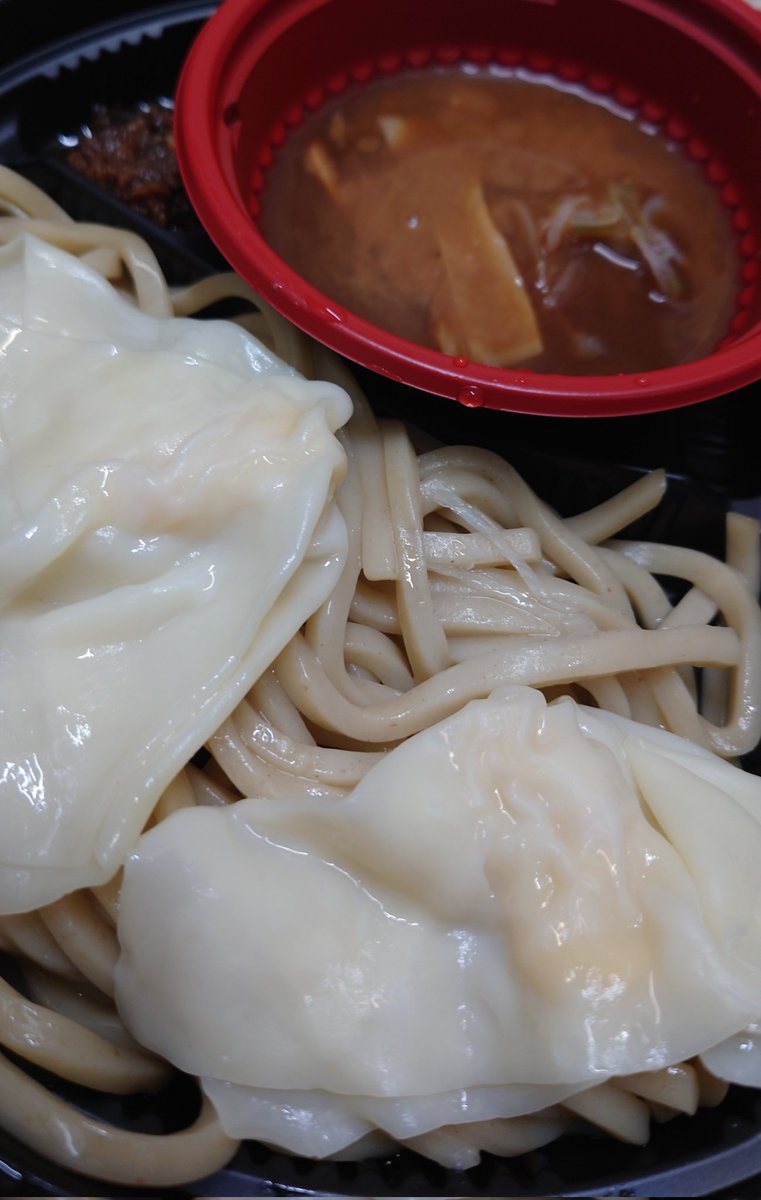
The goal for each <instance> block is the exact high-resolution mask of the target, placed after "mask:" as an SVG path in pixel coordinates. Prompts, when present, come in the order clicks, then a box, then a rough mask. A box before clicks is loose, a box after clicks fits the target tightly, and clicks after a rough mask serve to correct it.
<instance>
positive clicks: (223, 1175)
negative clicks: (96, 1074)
mask: <svg viewBox="0 0 761 1200" xmlns="http://www.w3.org/2000/svg"><path fill="white" fill-rule="evenodd" d="M360 2H361V0H358V3H360ZM105 7H106V6H104V5H103V4H102V3H97V2H95V0H87V2H86V0H80V2H79V3H77V2H76V0H73V2H72V3H69V4H66V5H56V6H50V8H48V7H46V8H45V11H44V14H42V15H41V13H40V11H39V6H35V5H34V4H33V3H32V2H31V0H0V55H1V56H2V58H0V161H2V162H5V163H7V164H8V165H11V166H14V167H15V168H16V169H18V170H20V171H22V172H23V173H24V174H26V175H27V176H28V177H29V178H30V179H32V180H34V181H35V182H36V183H38V184H39V185H40V186H42V187H43V188H45V190H46V191H48V192H49V193H50V194H51V195H53V196H54V198H55V199H57V200H58V201H59V203H61V204H62V205H63V206H64V207H65V208H66V209H67V210H68V211H69V212H70V213H71V215H72V216H74V217H76V218H78V219H82V220H91V221H100V222H105V223H112V224H118V225H122V226H125V227H128V228H132V229H134V230H135V231H136V232H138V233H140V234H142V235H143V236H144V237H146V238H147V239H148V240H149V241H150V242H151V244H152V246H153V248H154V250H155V251H156V253H157V256H158V258H159V261H160V263H161V265H162V267H163V269H164V270H165V272H166V274H167V276H168V277H169V279H170V280H171V281H172V282H175V283H184V282H187V281H189V280H191V279H195V278H197V277H198V276H199V275H201V274H203V273H207V272H209V271H210V270H215V269H219V267H220V266H221V265H223V264H222V263H221V260H220V257H219V254H218V252H217V251H216V249H215V248H214V246H213V245H212V243H211V242H210V241H209V239H208V238H207V237H206V235H205V233H204V232H203V230H202V229H201V227H200V225H199V226H196V227H195V228H190V229H185V230H181V231H178V230H170V229H169V230H168V229H162V228H160V227H159V226H157V225H155V224H153V223H152V222H150V221H148V220H147V219H146V218H143V217H140V216H138V215H136V214H135V213H134V212H133V211H132V210H131V209H130V208H128V207H127V206H126V205H125V204H123V203H121V202H120V201H119V200H117V199H114V198H113V197H112V196H110V195H108V194H107V193H106V192H104V191H103V190H102V189H101V188H100V187H98V186H97V185H95V184H93V183H90V182H89V181H88V180H86V179H84V178H83V177H82V176H81V175H78V174H77V173H76V172H75V171H73V170H72V169H71V167H70V166H69V165H68V164H67V163H66V161H65V155H64V152H63V147H62V145H61V142H60V140H59V139H60V137H61V135H71V134H73V133H75V132H76V131H77V130H78V129H79V128H80V127H81V125H82V124H86V123H87V121H88V119H89V116H90V113H91V106H92V104H93V103H96V102H100V103H106V104H119V105H125V106H127V107H129V106H131V105H134V104H136V103H138V102H140V101H150V100H152V99H154V98H155V97H157V96H164V97H167V98H171V95H172V93H173V90H174V86H175V82H176V79H177V75H178V73H179V70H180V66H181V64H182V60H183V57H184V55H185V53H186V52H187V49H188V48H189V46H190V44H191V41H192V39H193V38H194V36H195V34H196V33H197V31H198V30H199V28H200V27H201V24H202V22H203V21H204V20H205V19H206V18H207V17H208V16H209V15H210V13H211V12H212V11H213V9H214V7H215V5H214V4H211V3H201V2H195V3H192V2H191V3H167V4H158V5H154V6H152V7H150V8H147V7H145V6H142V5H139V4H136V3H134V2H133V3H129V2H128V0H111V2H110V3H109V4H108V6H107V7H108V15H107V17H106V18H105V19H104V8H105ZM41 17H42V19H41ZM41 24H42V25H43V26H44V42H41V40H40V28H41ZM359 374H360V376H361V381H362V383H363V384H364V386H365V388H366V390H367V392H368V394H369V395H370V397H371V399H372V401H373V403H374V405H375V406H376V407H377V408H378V409H379V410H380V411H383V412H386V413H392V414H394V415H398V416H402V417H404V418H406V419H408V420H410V421H412V422H413V423H414V424H416V425H417V426H419V427H420V428H422V429H424V430H425V431H427V432H428V433H430V434H432V435H434V436H436V437H438V438H440V439H442V440H446V441H451V442H467V443H476V444H483V445H488V446H490V447H491V448H493V449H496V450H498V451H500V452H501V453H503V454H504V455H505V456H506V457H508V458H509V459H510V460H511V461H512V462H513V463H514V464H515V466H516V467H518V468H519V470H521V471H522V472H523V474H524V475H525V476H526V478H527V479H528V480H529V482H531V483H532V485H533V486H535V487H536V488H537V490H538V491H539V492H540V493H541V494H542V495H543V496H544V497H545V498H547V499H548V500H549V501H550V502H551V503H553V504H554V505H555V506H556V507H557V508H558V509H560V510H561V511H565V512H569V513H570V512H572V511H578V510H580V509H583V508H585V507H587V506H589V505H591V504H594V503H596V502H598V501H600V500H602V499H604V498H606V497H607V496H609V495H611V494H612V493H614V492H615V491H617V490H619V489H620V488H621V487H622V486H624V485H625V484H626V483H628V482H631V480H632V479H633V478H634V477H635V476H636V475H638V474H639V473H641V472H642V471H643V470H646V469H648V468H650V467H654V466H664V467H666V468H667V469H668V470H669V471H670V473H671V475H672V479H671V487H670V489H669V494H668V497H667V499H666V501H665V502H664V504H663V505H662V506H661V508H660V509H659V510H658V512H657V513H655V514H653V515H652V516H650V517H648V518H646V519H645V520H644V521H643V522H642V523H641V524H640V527H639V528H638V529H637V531H636V532H637V533H639V534H641V535H642V536H646V537H649V538H653V539H657V540H661V541H666V542H674V543H677V542H678V543H681V544H686V545H692V546H696V547H699V548H701V549H705V550H707V551H709V552H711V553H714V554H721V553H722V549H723V536H724V535H723V530H724V517H725V514H726V510H727V507H728V506H729V505H730V504H732V503H736V502H738V501H740V502H741V503H742V504H743V506H744V507H746V508H750V509H754V508H755V509H758V505H759V501H758V497H759V495H760V494H761V469H759V467H758V465H757V464H758V455H757V451H756V449H755V446H754V445H753V440H752V438H751V437H749V436H748V434H749V428H748V416H747V413H748V403H749V401H750V400H753V399H758V398H759V395H760V394H761V392H759V389H758V387H756V388H755V389H746V390H745V391H744V392H742V393H735V394H734V395H731V396H727V397H723V398H721V399H719V400H716V401H711V402H709V403H706V404H702V405H696V406H694V407H692V408H688V409H680V410H676V411H674V412H671V413H663V414H654V415H652V416H647V417H637V418H618V419H593V420H589V419H582V420H579V419H576V420H573V419H550V418H539V417H522V416H519V415H515V414H504V413H493V412H487V411H473V410H471V409H465V408H461V407H460V406H459V405H457V404H455V403H453V402H449V401H445V400H442V399H441V398H439V397H434V396H428V395H425V394H421V393H416V392H410V391H409V390H407V389H404V388H401V387H400V386H398V385H394V384H391V383H389V381H387V380H385V379H382V378H380V377H379V376H374V375H372V374H371V373H369V372H366V371H362V372H359ZM751 392H752V393H753V394H752V395H751ZM759 511H761V509H759ZM749 765H750V767H751V769H758V766H757V764H756V763H754V762H751V763H750V764H749ZM0 965H1V964H0ZM5 965H6V968H7V969H8V970H12V964H5ZM55 1086H56V1087H57V1088H58V1090H59V1091H60V1092H61V1094H62V1095H65V1096H67V1097H69V1098H70V1099H71V1100H73V1101H74V1102H75V1103H76V1104H78V1105H80V1106H81V1107H83V1108H85V1109H87V1110H90V1111H92V1112H94V1113H97V1114H98V1115H100V1116H102V1117H103V1118H104V1119H108V1120H111V1121H114V1122H116V1123H117V1124H125V1125H128V1126H130V1127H132V1128H135V1129H141V1130H145V1131H148V1132H164V1131H170V1130H172V1129H177V1128H181V1127H182V1126H183V1125H184V1124H186V1123H187V1122H188V1121H189V1120H191V1119H192V1117H193V1115H194V1111H195V1107H196V1105H197V1096H196V1090H195V1086H194V1085H193V1084H192V1083H191V1082H190V1081H188V1080H184V1079H183V1078H182V1077H181V1076H177V1077H176V1079H175V1081H174V1082H173V1084H172V1085H171V1087H170V1088H169V1089H168V1090H167V1091H166V1092H165V1093H163V1094H162V1095H160V1096H159V1097H147V1096H138V1097H127V1098H116V1097H103V1096H100V1095H96V1094H95V1093H92V1092H88V1091H86V1090H85V1089H81V1088H76V1087H73V1086H69V1085H64V1084H60V1085H58V1084H56V1085H55ZM104 1194H108V1195H111V1196H137V1195H146V1194H148V1193H145V1192H140V1191H138V1190H136V1189H130V1188H119V1187H115V1186H113V1185H110V1184H105V1185H104V1184H103V1183H102V1182H101V1183H98V1181H97V1180H89V1179H85V1178H84V1177H82V1176H79V1175H76V1174H74V1173H72V1172H70V1171H67V1170H64V1169H62V1168H58V1167H56V1166H54V1165H53V1164H51V1163H49V1162H46V1161H45V1160H43V1159H41V1158H40V1156H38V1155H37V1154H35V1153H33V1152H31V1151H29V1150H27V1149H26V1148H25V1147H23V1146H20V1145H19V1144H17V1143H15V1142H14V1141H13V1139H11V1138H9V1137H7V1136H5V1135H4V1134H3V1133H2V1132H0V1195H8V1196H14V1195H15V1196H21V1195H24V1196H30V1195H35V1196H40V1195H48V1196H52V1195H56V1196H88V1195H89V1196H102V1195H104ZM156 1194H157V1193H156V1192H151V1193H150V1195H156ZM161 1194H162V1195H164V1196H167V1197H175V1198H179V1197H190V1196H228V1197H230V1196H276V1195H345V1196H370V1195H372V1196H402V1195H404V1196H431V1195H440V1196H497V1195H499V1196H569V1197H570V1196H633V1195H636V1196H649V1197H655V1196H722V1197H727V1198H729V1197H744V1196H747V1197H751V1196H759V1195H761V1094H759V1093H756V1092H754V1091H750V1090H746V1089H741V1088H733V1089H732V1090H731V1092H730V1095H729V1097H728V1098H727V1100H726V1101H725V1102H724V1104H722V1105H721V1106H720V1107H719V1108H718V1109H716V1110H704V1111H701V1112H700V1113H699V1114H698V1115H697V1116H695V1117H693V1118H679V1119H677V1120H674V1121H672V1122H670V1123H668V1124H666V1125H663V1126H655V1127H654V1130H653V1136H652V1140H651V1141H650V1143H649V1145H648V1146H646V1147H644V1148H640V1147H630V1146H624V1145H622V1144H620V1143H617V1142H615V1141H613V1140H612V1139H610V1138H605V1137H604V1136H602V1135H600V1134H598V1133H595V1132H592V1131H590V1132H589V1133H579V1134H578V1135H577V1136H573V1137H571V1136H568V1137H565V1138H563V1139H561V1140H560V1141H558V1142H556V1143H554V1144H552V1145H550V1146H548V1147H547V1148H545V1149H544V1150H541V1151H537V1152H534V1153H532V1154H528V1155H524V1156H522V1157H520V1158H516V1159H510V1160H499V1159H496V1158H493V1157H491V1156H489V1155H485V1156H484V1159H483V1162H482V1164H481V1165H480V1166H479V1167H477V1168H475V1169H473V1170H470V1171H467V1172H464V1173H453V1172H448V1171H445V1170H444V1169H442V1168H439V1167H437V1166H435V1165H433V1164H431V1163H430V1162H428V1161H427V1160H424V1159H422V1158H420V1157H418V1156H416V1155H413V1154H411V1153H406V1152H405V1153H402V1154H397V1155H394V1156H392V1157H391V1158H389V1159H386V1160H368V1161H366V1162H364V1163H359V1164H336V1163H323V1164H314V1163H312V1162H306V1161H303V1160H298V1159H294V1158H291V1157H289V1156H286V1155H281V1154H276V1153H273V1152H271V1151H269V1150H267V1149H265V1148H264V1147H260V1146H257V1145H254V1144H250V1145H246V1146H244V1148H243V1149H242V1150H241V1151H240V1153H239V1154H238V1155H237V1156H236V1158H235V1160H234V1161H233V1162H232V1163H231V1164H230V1165H229V1166H228V1167H227V1168H226V1169H225V1170H223V1171H220V1172H218V1173H217V1174H216V1175H214V1176H213V1177H212V1178H208V1179H204V1180H199V1181H198V1182H197V1183H196V1184H194V1185H193V1186H189V1187H187V1188H182V1189H173V1190H171V1191H166V1192H164V1193H161Z"/></svg>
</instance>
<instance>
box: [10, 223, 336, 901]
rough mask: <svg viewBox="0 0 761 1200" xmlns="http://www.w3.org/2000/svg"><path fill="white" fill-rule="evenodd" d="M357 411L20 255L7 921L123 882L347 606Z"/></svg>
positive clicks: (186, 323) (326, 391) (230, 332)
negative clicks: (268, 683)
mask: <svg viewBox="0 0 761 1200" xmlns="http://www.w3.org/2000/svg"><path fill="white" fill-rule="evenodd" d="M348 415H349V401H348V398H347V397H346V395H345V394H344V393H343V392H342V391H341V390H340V389H338V388H336V387H333V386H332V385H330V384H319V383H308V382H306V381H305V380H303V379H301V378H300V377H298V376H297V375H296V374H295V373H294V372H293V371H292V370H291V369H290V368H288V367H286V366H285V364H283V363H281V362H280V361H279V360H278V359H276V358H275V357H274V356H273V355H271V354H270V353H269V352H268V351H266V350H265V348H264V347H263V346H261V345H260V344H259V343H258V342H257V341H255V340H254V339H253V338H251V337H249V335H248V334H246V333H245V332H244V331H243V330H242V329H240V328H238V327H237V326H235V325H233V324H231V323H229V322H220V321H215V322H200V321H193V320H188V319H175V318H166V319H159V318H155V317H150V316H147V315H145V314H144V313H142V312H140V311H138V310H137V309H136V308H135V307H134V306H133V305H132V304H131V303H130V302H129V301H128V300H126V299H125V298H123V297H122V296H120V295H119V294H118V293H117V291H116V290H115V289H114V288H113V287H112V286H111V285H110V284H109V283H107V282H106V281H105V280H104V279H103V278H102V277H100V276H99V275H97V274H96V273H94V272H93V271H92V270H90V269H89V268H88V267H87V266H86V265H85V264H83V263H82V262H81V261H79V260H78V259H76V258H73V257H72V256H70V255H68V254H66V253H64V252H63V251H61V250H58V249H55V248H53V247H51V246H48V245H46V244H45V243H43V242H41V241H38V240H37V239H35V238H30V237H25V238H21V239H19V240H17V241H16V242H14V243H13V244H11V245H9V246H7V247H6V248H4V249H2V250H0V522H1V524H2V530H3V534H2V539H3V540H2V572H1V577H0V596H1V599H0V663H2V676H1V683H0V687H1V689H2V690H1V691H0V760H1V761H2V764H3V768H2V773H1V774H0V826H1V827H2V840H1V841H0V912H13V911H23V910H28V909H33V908H36V907H38V906H39V905H41V904H44V903H46V902H48V901H50V900H53V899H55V898H56V897H58V896H60V895H62V894H64V893H65V892H67V891H70V890H72V889H73V888H76V887H80V886H83V885H85V884H94V883H102V882H104V881H105V880H106V879H108V878H109V877H110V876H111V875H112V874H113V873H114V871H115V870H116V868H117V867H118V865H119V863H120V861H121V860H122V859H123V858H124V856H125V855H126V853H127V852H128V851H129V849H130V848H131V846H132V844H133V843H134V840H135V838H136V837H137V835H138V834H139V832H140V830H141V828H142V826H143V824H144V823H145V820H146V817H147V815H148V814H149V812H150V810H151V807H152V805H153V804H154V802H155V801H156V799H157V798H158V796H159V795H160V793H161V791H162V789H163V788H164V787H165V786H166V785H167V783H168V782H169V781H170V780H171V778H172V777H173V775H174V774H175V773H176V772H177V771H178V770H179V768H180V767H181V766H182V765H183V764H184V763H185V762H186V761H187V759H188V758H189V757H190V755H192V754H193V753H194V751H195V750H196V749H197V748H198V747H199V746H200V745H201V744H202V743H203V742H204V741H205V739H206V738H207V737H208V736H209V735H210V734H211V733H212V732H213V730H214V729H215V728H216V727H217V726H218V725H219V724H220V722H221V721H222V720H223V718H224V717H225V716H226V715H227V714H228V713H229V712H230V710H231V709H232V708H233V707H234V705H235V703H236V700H237V699H238V698H239V696H240V695H241V694H242V693H244V692H245V690H246V689H247V687H248V686H250V684H251V682H252V681H253V680H254V679H255V678H256V677H257V676H258V675H259V674H260V673H261V671H262V670H263V669H264V668H265V667H266V666H267V665H268V664H269V662H270V661H271V660H272V659H273V657H274V656H275V655H276V654H277V653H278V651H279V650H280V649H281V648H282V646H283V645H284V643H285V642H286V641H287V640H288V639H289V638H290V637H291V636H292V634H293V633H294V631H295V630H296V629H297V628H298V627H299V625H300V624H301V623H302V621H303V620H305V619H306V617H307V616H308V615H309V614H310V613H311V612H312V611H313V610H314V609H315V608H317V607H318V606H319V604H320V603H321V602H322V601H323V599H324V598H325V597H326V595H328V594H329V592H330V590H331V588H332V587H333V586H334V584H335V581H336V578H337V576H338V573H339V570H340V567H341V563H342V559H343V557H344V556H345V538H346V535H345V528H344V525H343V521H342V519H341V518H340V516H339V515H338V513H337V510H336V509H335V506H334V505H333V503H332V494H333V491H334V487H335V484H336V480H337V478H338V477H339V475H340V473H341V471H342V469H343V461H344V460H343V452H342V450H341V447H340V445H339V443H338V441H337V440H336V438H335V436H334V432H335V430H336V428H337V427H338V426H339V425H340V424H342V423H343V422H344V421H345V420H346V419H347V418H348Z"/></svg>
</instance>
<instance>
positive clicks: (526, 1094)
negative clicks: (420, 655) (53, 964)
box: [117, 688, 761, 1155]
mask: <svg viewBox="0 0 761 1200" xmlns="http://www.w3.org/2000/svg"><path fill="white" fill-rule="evenodd" d="M759 861H761V780H758V779H756V778H754V777H750V776H747V775H745V774H744V773H743V772H742V771H741V770H740V769H739V768H736V767H733V766H731V765H728V764H726V763H724V762H722V761H720V760H718V759H716V758H715V757H714V756H713V755H711V754H710V753H708V752H706V751H702V750H700V749H696V748H695V747H693V746H691V745H690V744H688V743H686V742H684V741H683V740H682V739H680V738H677V737H675V736H673V735H671V734H667V733H664V732H663V731H661V730H654V729H650V728H647V727H644V726H640V725H638V724H636V723H634V722H632V721H627V720H624V719H621V718H616V717H612V716H610V715H608V714H604V713H601V712H598V711H596V710H593V709H589V708H584V707H580V706H577V705H576V704H575V703H574V702H573V701H572V700H570V699H564V700H560V701H558V702H556V703H554V704H552V705H549V706H548V705H547V704H546V703H545V701H544V698H543V696H542V695H541V693H539V692H537V691H534V690H532V689H528V688H514V689H505V690H503V691H499V692H497V693H495V694H494V695H493V696H492V697H490V698H489V699H487V700H482V701H474V702H472V703H470V704H468V705H467V706H466V707H465V708H464V709H463V710H462V711H461V712H460V713H458V714H457V715H455V716H453V717H452V718H450V719H449V720H446V721H444V722H442V723H440V724H439V725H437V726H435V727H433V728H431V729H430V730H428V731H426V732H424V733H420V734H418V735H416V736H415V737H412V738H410V739H409V740H408V741H407V742H406V743H404V744H402V745H401V746H399V747H398V748H396V749H394V750H393V751H391V752H390V753H389V754H388V755H387V757H385V758H384V759H383V760H381V762H380V763H379V764H377V765H376V766H374V767H373V768H372V769H371V770H370V771H369V773H368V774H367V776H366V777H365V778H364V780H363V781H362V782H361V783H360V784H359V785H358V786H357V787H356V789H355V790H354V791H353V792H352V793H351V795H350V796H349V797H348V798H347V799H344V800H338V801H334V802H326V801H325V800H324V799H322V800H314V801H298V802H296V801H294V802H292V803H291V802H284V801H282V800H280V801H271V800H267V799H265V798H261V799H257V798H254V799H249V800H242V801H240V802H239V803H237V804H234V805H233V806H231V807H229V808H227V809H222V810H220V809H217V808H214V809H212V808H196V809H193V810H184V811H182V812H179V813H177V814H175V815H174V816H172V817H170V818H169V819H168V820H167V821H166V822H164V823H163V824H162V825H160V826H158V827H157V828H155V829H153V830H151V831H150V832H149V833H147V834H146V835H145V836H144V837H143V838H142V839H141V841H140V843H139V845H138V847H137V849H136V851H135V853H134V854H133V855H132V857H131V858H130V860H129V862H128V864H127V868H126V876H125V882H124V887H123V892H122V907H121V917H120V923H119V936H120V940H121V943H122V946H123V956H122V959H121V961H120V964H119V966H118V969H117V997H118V1003H119V1006H120V1009H121V1011H122V1013H123V1015H124V1017H125V1019H126V1021H127V1023H128V1025H129V1026H130V1028H131V1029H132V1030H133V1031H134V1032H135V1034H136V1035H137V1037H138V1038H139V1039H140V1041H141V1042H142V1043H144V1044H145V1045H147V1046H150V1047H151V1048H154V1049H156V1050H158V1051H160V1052H161V1053H162V1054H164V1055H166V1056H167V1057H168V1058H169V1059H170V1060H171V1061H173V1062H174V1063H176V1064H178V1065H179V1066H181V1067H182V1068H184V1069H186V1070H188V1071H190V1072H192V1073H194V1074H197V1075H200V1076H202V1077H204V1081H205V1087H206V1089H207V1091H208V1092H209V1094H210V1095H211V1097H212V1098H213V1100H214V1103H215V1105H216V1106H217V1108H218V1110H219V1113H220V1115H221V1118H222V1121H223V1124H224V1125H225V1126H226V1128H227V1129H228V1131H229V1132H231V1133H234V1134H235V1135H237V1136H242V1135H247V1136H251V1137H259V1138H262V1139H263V1140H265V1141H268V1142H274V1143H276V1144H279V1145H282V1146H284V1147H287V1148H288V1149H291V1150H294V1151H296V1152H300V1153H305V1154H314V1155H319V1154H330V1153H335V1152H336V1151H338V1150H340V1149H341V1148H342V1147H343V1146H345V1145H348V1144H349V1143H351V1142H352V1141H354V1140H356V1139H358V1138H360V1137H361V1136H362V1135H363V1134H364V1133H365V1132H367V1130H368V1129H371V1128H373V1127H379V1128H381V1129H384V1130H387V1131H389V1132H390V1133H391V1134H392V1135H393V1136H395V1137H408V1136H411V1135H413V1134H418V1133H421V1132H423V1131H425V1130H428V1129H431V1128H434V1127H436V1126H438V1125H442V1124H451V1123H454V1122H457V1121H468V1120H474V1119H484V1118H486V1117H493V1116H510V1115H516V1114H519V1113H527V1112H532V1111H536V1110H538V1109H540V1108H542V1107H543V1106H544V1105H546V1104H548V1103H553V1102H555V1101H557V1100H559V1099H562V1098H563V1097H564V1096H567V1095H569V1094H570V1093H572V1092H574V1091H578V1090H580V1089H583V1088H586V1087H589V1086H591V1085H593V1084H595V1083H597V1082H601V1081H603V1080H605V1079H607V1078H608V1077H610V1076H612V1075H621V1074H627V1073H631V1072H640V1071H645V1070H649V1069H656V1068H660V1067H663V1066H665V1065H669V1064H672V1063H676V1062H679V1061H681V1060H683V1059H685V1058H687V1057H690V1056H692V1055H695V1054H698V1053H700V1052H701V1051H703V1050H705V1049H706V1048H707V1047H709V1046H712V1045H714V1044H716V1043H718V1042H720V1041H722V1039H725V1038H727V1037H728V1036H730V1035H731V1034H733V1033H734V1032H736V1031H737V1030H739V1029H741V1028H743V1027H744V1026H745V1025H747V1023H748V1022H749V1021H750V1020H752V1019H754V1018H756V1017H757V1016H758V1012H759V1008H760V1007H761V1002H760V999H759V998H760V997H761V875H759V872H758V862H759Z"/></svg>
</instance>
